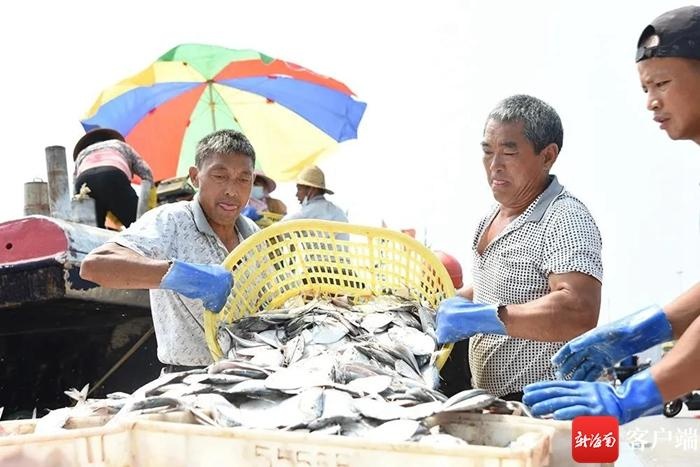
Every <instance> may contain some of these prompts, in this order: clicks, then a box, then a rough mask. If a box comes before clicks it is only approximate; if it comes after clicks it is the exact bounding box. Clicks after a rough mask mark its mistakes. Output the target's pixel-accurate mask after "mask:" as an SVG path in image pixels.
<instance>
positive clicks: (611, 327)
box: [552, 306, 673, 381]
mask: <svg viewBox="0 0 700 467" xmlns="http://www.w3.org/2000/svg"><path fill="white" fill-rule="evenodd" d="M671 339H673V331H672V330H671V323H670V322H669V321H668V319H667V318H666V313H664V311H663V310H662V309H661V308H659V307H658V306H650V307H648V308H645V309H643V310H641V311H638V312H637V313H634V314H632V315H629V316H626V317H624V318H622V319H619V320H617V321H614V322H612V323H610V324H606V325H605V326H600V327H598V328H595V329H592V330H590V331H588V332H587V333H585V334H582V335H580V336H578V337H577V338H575V339H572V340H571V341H569V342H568V343H567V344H565V345H564V346H563V347H562V348H561V349H560V350H559V352H557V353H556V354H555V355H554V357H552V363H553V364H554V366H555V367H558V368H557V375H558V376H559V377H560V378H562V379H564V377H566V376H568V375H571V379H575V380H585V381H595V380H596V379H597V378H598V376H600V374H601V373H602V372H603V371H604V370H605V369H606V368H611V367H612V366H613V365H615V364H616V363H617V362H619V361H620V360H622V359H623V358H625V357H628V356H630V355H634V354H636V353H638V352H642V351H644V350H646V349H648V348H650V347H653V346H655V345H657V344H661V343H663V342H667V341H670V340H671Z"/></svg>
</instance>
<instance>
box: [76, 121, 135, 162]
mask: <svg viewBox="0 0 700 467" xmlns="http://www.w3.org/2000/svg"><path fill="white" fill-rule="evenodd" d="M110 139H118V140H119V141H124V137H123V136H122V134H121V133H119V132H118V131H117V130H112V129H111V128H95V129H93V130H90V131H88V132H87V133H85V134H84V135H83V137H82V138H80V139H79V140H78V142H77V143H75V148H74V149H73V160H76V159H77V158H78V154H80V151H82V150H83V149H85V148H86V147H88V146H92V145H93V144H95V143H101V142H102V141H109V140H110Z"/></svg>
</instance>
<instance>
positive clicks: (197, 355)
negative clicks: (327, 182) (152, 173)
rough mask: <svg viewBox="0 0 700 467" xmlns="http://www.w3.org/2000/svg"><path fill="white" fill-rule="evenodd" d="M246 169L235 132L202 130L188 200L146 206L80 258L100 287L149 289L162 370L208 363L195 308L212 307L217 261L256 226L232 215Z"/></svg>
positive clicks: (226, 279) (247, 184)
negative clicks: (204, 133) (192, 194)
mask: <svg viewBox="0 0 700 467" xmlns="http://www.w3.org/2000/svg"><path fill="white" fill-rule="evenodd" d="M254 167H255V152H254V150H253V147H252V146H251V144H250V142H249V141H248V139H247V138H246V137H245V136H244V135H243V134H241V133H239V132H237V131H234V130H220V131H217V132H214V133H212V134H210V135H208V136H205V137H204V138H203V139H202V140H201V141H200V142H199V143H198V144H197V149H196V155H195V167H190V179H191V180H192V183H193V185H194V186H195V187H196V188H198V189H199V192H198V193H197V195H196V196H195V198H194V199H193V200H192V201H180V202H177V203H173V204H166V205H163V206H160V207H158V208H156V209H152V210H150V211H148V212H147V213H146V214H144V216H142V217H141V218H140V219H139V220H138V221H136V222H135V223H134V224H132V225H131V227H129V228H128V229H127V230H125V231H123V232H121V233H120V234H119V235H117V236H116V237H115V238H114V239H112V241H111V242H108V243H106V244H104V245H102V246H100V247H98V248H96V249H95V250H94V251H92V252H91V253H90V254H89V255H88V256H87V257H86V258H85V259H84V260H83V263H82V266H81V269H80V275H81V277H83V278H84V279H88V280H91V281H93V282H96V283H98V284H100V285H101V286H103V287H112V288H121V289H151V290H150V294H151V312H152V315H153V325H154V328H155V332H156V339H157V341H158V359H159V360H160V361H161V362H162V363H164V364H166V365H167V367H166V370H168V371H175V370H182V369H183V367H194V366H204V365H207V364H209V363H211V361H212V358H211V355H210V353H209V350H208V348H207V344H206V342H205V338H204V327H203V324H202V320H203V313H204V309H205V308H206V309H208V310H211V311H214V312H218V311H220V310H221V308H222V307H223V306H224V304H225V303H226V298H227V297H228V295H229V293H230V291H231V287H232V285H233V278H232V275H231V272H230V271H228V270H226V269H225V268H224V267H223V266H221V265H220V263H221V262H222V261H223V260H224V259H225V258H226V256H227V255H228V254H229V252H231V250H233V249H234V248H235V247H236V246H237V245H238V244H239V243H240V242H241V241H242V240H243V239H244V238H246V237H248V236H250V235H252V234H253V233H255V232H256V231H258V230H259V229H258V227H257V226H256V225H255V224H254V223H253V221H251V220H249V219H248V218H246V217H245V216H241V215H240V212H241V210H242V209H243V208H244V207H245V205H246V203H247V202H248V197H249V196H250V191H251V189H252V187H253V168H254ZM202 263H204V264H202Z"/></svg>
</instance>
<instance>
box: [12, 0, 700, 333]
mask: <svg viewBox="0 0 700 467" xmlns="http://www.w3.org/2000/svg"><path fill="white" fill-rule="evenodd" d="M683 4H684V2H676V1H661V0H635V1H634V2H632V1H628V2H614V1H609V0H607V1H600V0H590V1H585V2H576V3H574V2H567V1H538V2H524V1H519V0H508V1H495V0H494V1H489V2H485V1H458V0H443V1H439V2H426V1H385V2H377V1H373V2H369V1H364V2H363V1H354V2H342V3H341V2H332V1H327V0H326V1H321V0H319V1H306V0H295V1H293V2H290V1H275V2H272V1H263V0H256V1H248V2H234V1H230V0H228V1H211V0H200V1H198V2H187V3H185V2H177V1H168V2H166V1H160V0H159V1H155V0H154V1H138V2H137V1H133V0H122V1H120V2H119V6H117V5H116V4H109V5H107V4H104V5H105V6H102V4H101V3H100V2H94V1H91V2H87V1H72V2H33V1H25V2H15V3H14V5H13V7H12V11H13V12H12V14H10V13H9V12H7V11H5V12H4V13H3V14H2V15H0V39H1V42H2V44H3V67H2V70H3V71H2V75H3V76H2V86H0V103H2V106H3V112H2V116H1V117H0V119H1V121H2V128H3V131H2V134H3V148H2V153H3V154H2V156H1V157H2V158H3V159H4V160H5V161H6V165H5V170H4V173H5V176H4V181H3V183H2V184H0V194H1V195H2V199H3V202H2V203H0V221H4V220H8V219H12V218H16V217H19V216H21V215H22V206H23V184H24V182H27V181H31V180H32V179H33V178H34V177H42V178H44V179H45V177H46V169H45V157H44V147H46V146H50V145H63V146H65V147H66V148H67V150H68V152H69V153H70V152H71V151H72V148H73V145H74V143H75V141H76V140H77V139H78V137H79V136H80V135H81V134H82V128H81V126H80V124H79V119H80V118H81V117H82V116H83V115H84V113H85V112H86V111H87V109H88V108H89V107H90V105H91V104H92V103H93V101H94V100H95V98H96V97H97V95H98V94H99V92H100V91H101V90H102V89H104V88H106V87H108V86H110V85H112V84H114V83H115V82H117V81H119V80H121V79H123V78H125V77H127V76H130V75H132V74H134V73H136V72H138V71H140V70H141V69H143V68H145V67H146V66H147V65H149V64H150V63H151V62H152V61H153V60H155V59H156V58H157V57H158V56H160V55H161V54H163V53H164V52H166V51H167V50H169V49H170V48H172V47H173V46H175V45H177V44H180V43H187V42H197V43H206V44H213V45H220V46H224V47H229V48H251V49H255V50H259V51H262V52H265V53H267V54H269V55H271V56H274V57H279V58H282V59H285V60H288V61H292V62H295V63H298V64H300V65H303V66H305V67H307V68H310V69H312V70H314V71H317V72H319V73H322V74H326V75H329V76H332V77H334V78H336V79H339V80H340V81H343V82H344V83H346V84H347V85H348V86H350V88H351V89H353V90H354V91H355V93H356V94H357V95H358V97H359V98H360V99H361V100H363V101H364V102H367V103H368V108H367V112H366V114H365V117H364V119H363V121H362V122H361V124H360V129H359V139H358V140H356V141H351V142H347V143H343V145H342V146H341V147H340V148H339V150H338V151H337V153H336V154H334V155H332V156H329V157H328V158H327V159H325V160H324V161H322V162H321V164H320V165H321V167H322V168H323V169H324V171H325V172H326V175H327V180H328V185H329V186H330V187H331V188H332V189H334V190H335V191H336V193H337V194H336V195H335V196H333V197H331V199H332V200H333V201H335V202H336V203H337V204H338V205H340V206H341V207H343V208H344V209H347V210H348V211H349V215H350V219H351V221H352V222H356V223H364V224H372V225H379V224H380V222H381V220H382V219H384V220H385V221H386V222H387V224H388V225H389V227H392V228H397V229H398V228H405V227H414V228H416V229H417V231H418V233H419V239H420V240H424V241H427V243H428V245H429V246H431V247H433V248H436V249H443V250H445V251H448V252H450V253H452V254H454V255H455V256H457V257H458V259H459V260H460V261H461V262H462V264H463V267H464V268H465V272H466V276H467V277H469V276H470V275H471V274H470V269H471V239H472V235H473V232H474V229H475V227H476V225H477V223H478V221H479V219H480V218H481V217H482V216H483V215H484V214H485V213H486V212H487V211H488V210H489V208H490V206H491V205H492V203H493V199H492V196H491V192H490V190H489V187H488V185H487V183H486V179H485V174H484V172H483V168H482V166H481V152H480V144H479V143H480V141H481V132H482V129H483V124H484V119H485V117H486V115H487V114H488V112H489V110H490V109H491V108H492V107H493V106H494V105H495V104H496V103H497V101H498V100H500V99H502V98H503V97H506V96H508V95H511V94H515V93H528V94H532V95H534V96H537V97H540V98H542V99H544V100H545V101H547V102H549V103H550V104H551V105H552V106H554V108H555V109H557V111H558V112H559V114H560V116H561V118H562V120H563V123H564V133H565V137H564V147H563V151H562V153H561V155H560V157H559V161H558V162H557V164H556V165H555V166H554V171H553V172H554V173H556V174H557V175H558V176H559V180H560V181H561V182H562V183H563V184H564V185H565V186H566V187H567V188H568V189H569V190H570V191H572V192H573V193H574V194H575V195H576V196H578V197H579V198H580V199H581V200H583V201H584V203H586V204H587V205H588V207H589V209H590V210H591V211H592V213H593V215H594V216H595V218H596V220H597V222H598V224H599V226H600V228H601V231H602V234H603V241H604V251H603V255H604V257H603V260H604V266H605V280H604V287H603V290H604V297H603V310H602V313H601V322H606V321H608V320H609V319H611V318H617V317H619V316H623V315H626V314H628V313H631V312H632V311H634V310H636V309H638V308H640V307H642V306H645V305H647V304H649V303H654V302H658V303H659V304H661V305H663V304H665V303H666V302H667V301H668V300H669V299H671V298H672V297H674V296H675V295H677V294H678V293H679V291H680V289H681V287H688V286H689V285H691V284H692V283H693V282H694V281H695V280H696V279H697V278H698V277H700V261H699V260H700V247H699V242H698V240H699V239H700V185H699V183H698V182H699V181H700V178H699V175H698V174H700V171H699V170H698V169H700V148H698V147H697V146H696V145H694V144H693V143H690V142H672V141H671V140H669V139H668V137H667V136H666V134H665V133H664V132H662V131H660V130H659V129H658V127H657V125H656V124H655V123H654V122H653V121H652V120H651V115H650V113H649V112H648V111H646V110H645V108H644V102H645V99H644V94H643V93H642V91H641V88H640V86H639V82H638V77H637V72H636V67H635V64H634V52H635V46H636V41H637V38H638V36H639V34H640V32H641V30H642V29H643V27H644V26H646V25H647V24H648V23H649V22H650V21H651V20H652V19H653V18H654V17H656V16H658V15H659V14H660V13H662V12H663V11H666V10H669V9H671V8H676V7H678V6H682V5H683ZM429 5H431V6H429ZM69 169H70V170H71V171H72V167H70V166H69ZM275 194H276V195H277V196H278V197H280V198H282V199H283V200H284V201H285V202H286V203H287V204H288V206H289V207H290V208H292V209H294V208H295V207H296V200H295V198H294V196H293V194H294V186H293V184H291V183H283V184H280V188H278V191H277V192H275ZM426 234H427V235H426Z"/></svg>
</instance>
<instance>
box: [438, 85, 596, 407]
mask: <svg viewBox="0 0 700 467" xmlns="http://www.w3.org/2000/svg"><path fill="white" fill-rule="evenodd" d="M562 142H563V129H562V124H561V120H560V119H559V116H558V115H557V113H556V111H555V110H554V109H553V108H552V107H550V106H549V105H547V104H546V103H544V102H542V101H541V100H539V99H536V98H534V97H531V96H525V95H516V96H512V97H509V98H506V99H505V100H503V101H502V102H501V103H499V104H498V106H497V107H496V108H495V109H494V110H493V111H491V113H490V114H489V116H488V119H487V121H486V126H485V128H484V138H483V142H482V143H481V145H482V149H483V163H484V168H485V169H486V176H487V180H488V182H489V185H490V187H491V190H492V192H493V195H494V198H495V199H496V201H497V202H498V204H497V205H496V206H495V207H494V208H493V209H492V210H491V212H490V213H489V214H488V215H487V216H486V217H485V218H484V219H483V220H482V221H481V223H480V224H479V227H478V229H477V232H476V235H475V236H474V241H473V245H472V248H473V252H474V266H473V275H474V278H473V280H474V283H473V286H469V287H465V288H463V289H461V290H460V291H459V292H458V296H457V297H455V298H452V299H448V300H445V301H444V302H443V303H442V304H441V305H440V307H439V310H438V316H437V321H438V329H437V334H438V339H439V340H440V342H456V341H459V340H463V339H466V338H469V337H471V339H470V346H469V365H470V369H471V372H472V379H473V384H474V386H475V387H478V388H483V389H486V390H488V391H489V392H491V393H493V394H495V395H497V396H500V397H504V398H506V399H515V400H519V399H520V398H521V397H522V388H523V387H524V386H525V385H527V384H529V383H533V382H535V381H541V380H550V379H554V369H553V367H552V364H551V362H550V359H551V357H552V356H553V355H554V354H555V353H556V351H557V350H558V349H559V348H560V347H561V346H562V345H563V344H564V342H565V341H568V340H570V339H572V338H573V337H575V336H578V335H580V334H582V333H584V332H585V331H587V330H589V329H592V328H593V327H594V326H595V325H596V322H597V320H598V313H599V310H600V291H601V282H602V277H603V267H602V261H601V238H600V233H599V231H598V228H597V226H596V224H595V221H594V220H593V217H592V216H591V214H590V213H589V211H588V209H587V208H586V206H585V205H584V204H583V203H582V202H581V201H579V200H578V199H577V198H575V197H574V196H572V195H571V194H570V193H569V192H568V191H566V190H565V189H564V188H563V187H562V185H560V184H559V182H558V180H557V178H556V177H555V176H553V175H550V170H551V168H552V165H553V164H554V162H555V161H556V160H557V157H558V155H559V151H560V150H561V147H562Z"/></svg>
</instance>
